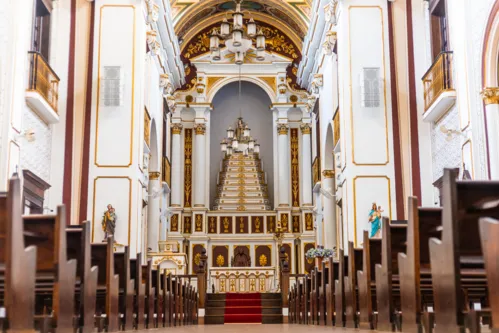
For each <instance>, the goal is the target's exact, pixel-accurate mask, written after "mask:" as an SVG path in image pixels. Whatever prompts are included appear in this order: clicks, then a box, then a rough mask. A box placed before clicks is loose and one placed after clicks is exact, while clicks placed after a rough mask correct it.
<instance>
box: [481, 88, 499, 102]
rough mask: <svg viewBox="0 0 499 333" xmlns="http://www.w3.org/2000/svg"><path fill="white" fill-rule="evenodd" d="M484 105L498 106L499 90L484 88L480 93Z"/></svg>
mask: <svg viewBox="0 0 499 333" xmlns="http://www.w3.org/2000/svg"><path fill="white" fill-rule="evenodd" d="M480 95H481V96H482V99H483V102H484V103H485V105H491V104H499V88H497V87H494V88H492V87H486V88H483V90H482V92H481V93H480Z"/></svg>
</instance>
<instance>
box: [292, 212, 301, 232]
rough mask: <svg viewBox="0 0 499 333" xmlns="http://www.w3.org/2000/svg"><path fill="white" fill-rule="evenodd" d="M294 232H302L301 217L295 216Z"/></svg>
mask: <svg viewBox="0 0 499 333" xmlns="http://www.w3.org/2000/svg"><path fill="white" fill-rule="evenodd" d="M292 218H293V225H292V228H293V232H300V215H293V216H292Z"/></svg>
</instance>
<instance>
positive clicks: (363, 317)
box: [357, 231, 381, 329]
mask: <svg viewBox="0 0 499 333" xmlns="http://www.w3.org/2000/svg"><path fill="white" fill-rule="evenodd" d="M363 255H364V257H363V261H362V264H363V266H362V270H361V271H357V281H358V282H357V284H358V287H359V328H361V329H375V328H376V327H375V322H374V319H375V317H374V310H375V308H376V306H375V305H376V304H375V303H374V306H373V291H374V294H375V292H376V279H375V277H376V274H374V272H375V269H376V265H377V264H381V239H377V238H373V239H370V238H369V232H368V231H364V233H363Z"/></svg>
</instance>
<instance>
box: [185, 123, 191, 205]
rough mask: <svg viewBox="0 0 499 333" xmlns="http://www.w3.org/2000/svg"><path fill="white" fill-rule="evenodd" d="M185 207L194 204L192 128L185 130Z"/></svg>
mask: <svg viewBox="0 0 499 333" xmlns="http://www.w3.org/2000/svg"><path fill="white" fill-rule="evenodd" d="M184 136H185V138H184V207H185V208H188V207H191V205H192V128H186V129H185V131H184Z"/></svg>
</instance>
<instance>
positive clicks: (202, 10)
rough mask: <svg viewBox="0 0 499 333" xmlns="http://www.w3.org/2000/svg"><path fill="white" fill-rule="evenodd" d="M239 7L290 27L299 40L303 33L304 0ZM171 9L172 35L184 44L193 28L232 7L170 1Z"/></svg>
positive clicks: (216, 0)
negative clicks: (173, 28)
mask: <svg viewBox="0 0 499 333" xmlns="http://www.w3.org/2000/svg"><path fill="white" fill-rule="evenodd" d="M242 5H243V8H244V9H245V10H247V11H250V12H251V15H252V16H253V17H255V16H256V14H266V15H267V16H268V17H269V18H270V19H271V20H273V21H274V20H278V21H280V22H282V23H283V24H284V25H287V26H289V27H291V28H292V29H293V30H294V32H295V34H296V35H298V36H299V37H300V39H302V38H303V37H304V36H305V34H306V33H307V30H308V23H309V19H308V15H309V14H310V13H309V9H310V5H309V4H308V2H307V0H293V1H290V0H245V1H244V2H243V4H242ZM172 6H173V7H174V8H175V10H176V11H177V15H176V16H175V18H174V23H175V32H176V34H177V36H178V37H179V38H180V39H184V40H185V39H188V38H184V35H185V34H187V33H188V32H189V31H190V30H191V29H192V27H193V26H194V25H196V24H197V23H198V22H202V21H204V20H206V19H209V18H210V17H212V16H214V15H216V14H219V13H222V14H223V15H224V14H226V13H227V12H229V11H230V10H231V9H232V8H233V6H234V3H233V1H232V0H230V1H228V0H203V1H196V2H195V3H193V1H173V3H172ZM182 6H183V7H182ZM307 8H308V11H307V10H306V9H307ZM255 18H256V17H255Z"/></svg>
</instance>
